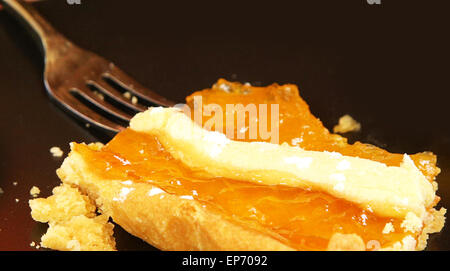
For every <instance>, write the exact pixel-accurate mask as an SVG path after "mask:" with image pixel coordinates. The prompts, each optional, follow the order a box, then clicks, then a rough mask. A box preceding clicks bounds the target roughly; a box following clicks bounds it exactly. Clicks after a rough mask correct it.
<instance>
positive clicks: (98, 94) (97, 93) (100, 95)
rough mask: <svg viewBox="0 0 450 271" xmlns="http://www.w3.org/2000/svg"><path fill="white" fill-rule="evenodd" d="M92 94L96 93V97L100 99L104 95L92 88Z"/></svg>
mask: <svg viewBox="0 0 450 271" xmlns="http://www.w3.org/2000/svg"><path fill="white" fill-rule="evenodd" d="M94 94H95V95H97V97H98V98H99V99H100V100H102V101H103V100H104V99H105V96H104V95H103V94H102V93H100V92H98V91H96V90H94Z"/></svg>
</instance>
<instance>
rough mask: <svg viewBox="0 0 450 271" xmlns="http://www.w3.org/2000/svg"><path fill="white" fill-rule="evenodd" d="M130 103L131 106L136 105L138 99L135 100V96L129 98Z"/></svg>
mask: <svg viewBox="0 0 450 271" xmlns="http://www.w3.org/2000/svg"><path fill="white" fill-rule="evenodd" d="M131 103H132V104H137V103H138V98H137V97H136V96H133V97H132V98H131Z"/></svg>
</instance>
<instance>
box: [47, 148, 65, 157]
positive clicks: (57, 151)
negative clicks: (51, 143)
mask: <svg viewBox="0 0 450 271" xmlns="http://www.w3.org/2000/svg"><path fill="white" fill-rule="evenodd" d="M50 153H51V154H52V155H53V157H61V156H63V154H64V152H63V151H62V150H61V148H60V147H56V146H55V147H51V148H50Z"/></svg>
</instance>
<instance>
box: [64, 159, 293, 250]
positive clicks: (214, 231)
mask: <svg viewBox="0 0 450 271" xmlns="http://www.w3.org/2000/svg"><path fill="white" fill-rule="evenodd" d="M57 174H58V176H59V177H60V178H61V180H62V182H63V183H68V184H71V185H75V186H76V187H78V188H79V189H80V190H81V191H82V192H83V193H85V194H86V195H88V196H89V197H90V198H92V199H94V200H95V202H96V204H97V206H98V207H99V208H100V209H101V210H102V211H103V212H104V213H105V214H107V215H108V216H110V217H111V218H112V219H113V221H114V222H116V223H117V224H119V225H120V226H122V227H123V228H124V229H125V230H126V231H128V232H129V233H130V234H132V235H134V236H137V237H139V238H141V239H143V240H144V241H146V242H147V243H149V244H150V245H153V246H155V247H157V248H159V249H162V250H241V251H245V250H274V251H275V250H279V251H288V250H294V249H293V248H291V247H289V246H287V245H285V244H283V243H281V242H280V241H278V240H276V239H274V238H273V237H271V236H269V235H267V234H263V233H261V232H258V231H256V230H252V229H247V228H244V227H243V226H240V225H237V224H235V223H232V222H230V221H228V220H226V219H224V218H223V217H221V216H220V215H219V214H215V213H213V212H210V211H206V210H204V208H203V207H202V206H201V204H200V203H199V202H197V201H195V200H189V199H181V198H180V197H178V196H175V195H170V194H167V193H166V194H163V195H164V197H163V198H162V199H161V198H160V196H161V195H159V194H158V195H156V196H148V192H149V190H150V189H152V188H155V186H153V185H151V184H149V183H136V182H133V183H132V184H129V185H126V184H124V183H123V180H101V179H99V178H97V177H96V176H94V175H93V174H90V173H89V172H88V171H87V170H86V164H85V162H84V160H83V158H82V156H81V155H80V154H79V153H76V152H73V151H72V152H71V153H70V154H69V156H68V157H67V158H66V159H65V160H64V162H63V164H62V166H61V168H60V169H58V170H57ZM123 188H126V189H128V190H131V191H130V193H129V194H128V195H127V198H126V199H125V200H124V201H123V202H120V200H119V201H115V200H114V198H116V199H117V197H118V196H119V195H120V191H122V189H123Z"/></svg>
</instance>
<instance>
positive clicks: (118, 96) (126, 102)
mask: <svg viewBox="0 0 450 271" xmlns="http://www.w3.org/2000/svg"><path fill="white" fill-rule="evenodd" d="M87 83H88V84H90V85H92V86H94V87H95V88H98V89H99V90H100V91H101V92H103V93H105V94H106V95H108V97H109V98H111V99H113V100H114V101H116V102H117V103H119V104H121V105H123V106H126V107H128V108H130V109H131V110H134V111H136V112H140V111H145V110H147V107H146V106H142V105H140V104H133V103H132V102H131V101H130V99H127V98H125V97H124V96H123V94H122V93H121V92H120V91H118V90H116V89H114V88H113V87H111V86H110V85H108V84H107V83H106V82H104V81H100V80H99V81H92V80H89V81H88V82H87Z"/></svg>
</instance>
